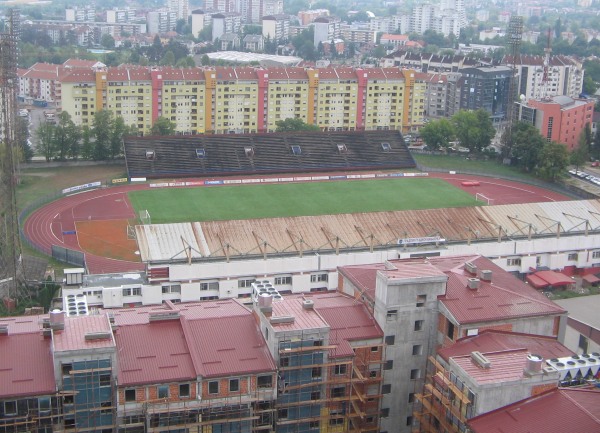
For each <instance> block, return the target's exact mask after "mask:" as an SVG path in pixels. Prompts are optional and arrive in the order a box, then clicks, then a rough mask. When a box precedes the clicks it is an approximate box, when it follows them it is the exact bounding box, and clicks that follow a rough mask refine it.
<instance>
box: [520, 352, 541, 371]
mask: <svg viewBox="0 0 600 433" xmlns="http://www.w3.org/2000/svg"><path fill="white" fill-rule="evenodd" d="M543 362H544V358H542V357H541V356H540V355H534V354H533V353H530V354H529V355H527V363H526V364H525V370H524V371H523V373H524V374H525V375H527V376H531V375H534V374H539V373H541V372H542V364H543Z"/></svg>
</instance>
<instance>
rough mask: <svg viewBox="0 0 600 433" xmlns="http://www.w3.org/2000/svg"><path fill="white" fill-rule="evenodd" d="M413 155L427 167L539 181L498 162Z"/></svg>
mask: <svg viewBox="0 0 600 433" xmlns="http://www.w3.org/2000/svg"><path fill="white" fill-rule="evenodd" d="M412 155H413V157H414V158H415V161H417V162H418V163H419V164H421V165H423V166H425V167H431V168H439V169H444V170H458V171H462V170H467V171H475V172H479V173H481V174H485V175H487V176H498V177H509V178H515V179H522V180H536V179H537V178H536V177H535V176H533V175H531V174H528V173H524V172H523V171H521V170H519V169H518V168H516V167H511V166H507V165H504V164H501V163H500V162H498V161H482V160H476V159H466V158H465V157H464V156H462V155H429V154H421V153H413V154H412ZM537 180H539V179H537Z"/></svg>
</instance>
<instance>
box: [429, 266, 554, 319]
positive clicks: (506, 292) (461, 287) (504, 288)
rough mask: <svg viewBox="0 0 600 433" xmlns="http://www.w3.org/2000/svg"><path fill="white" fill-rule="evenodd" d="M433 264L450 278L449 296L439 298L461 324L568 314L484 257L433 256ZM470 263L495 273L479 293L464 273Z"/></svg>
mask: <svg viewBox="0 0 600 433" xmlns="http://www.w3.org/2000/svg"><path fill="white" fill-rule="evenodd" d="M430 261H431V263H432V264H433V265H434V266H436V267H437V268H438V269H440V270H441V271H443V272H445V273H446V275H448V284H447V286H446V294H445V295H443V296H440V298H439V299H440V302H441V303H442V304H444V306H445V307H446V308H447V309H448V310H449V312H450V314H452V316H453V317H454V318H455V319H456V320H457V321H458V323H461V324H465V323H478V322H487V321H495V320H508V319H511V318H519V317H532V316H546V315H558V314H566V310H565V309H563V308H561V307H559V306H558V305H556V304H555V303H554V302H552V301H551V300H549V299H548V298H546V297H545V296H544V295H543V294H541V293H538V292H537V291H536V290H535V289H533V288H531V287H529V286H528V285H527V284H525V283H523V282H522V281H521V280H519V279H518V278H516V277H515V276H513V275H512V274H510V273H508V272H506V271H504V270H503V269H502V268H500V267H499V266H497V265H496V264H494V263H493V262H492V261H491V260H488V259H486V258H485V257H482V256H471V257H469V256H454V257H432V258H430ZM467 261H470V262H472V263H474V264H475V265H476V266H477V269H479V270H490V271H492V280H491V281H483V280H481V281H480V282H479V287H478V288H477V289H476V290H473V289H470V288H469V287H468V279H469V278H473V277H474V275H471V274H470V273H469V272H467V271H466V270H465V266H464V264H465V262H467Z"/></svg>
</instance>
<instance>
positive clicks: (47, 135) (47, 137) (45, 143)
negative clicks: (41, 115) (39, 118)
mask: <svg viewBox="0 0 600 433" xmlns="http://www.w3.org/2000/svg"><path fill="white" fill-rule="evenodd" d="M55 128H56V127H55V126H54V125H52V124H51V123H48V122H42V123H41V124H40V126H39V127H38V129H37V130H36V132H35V133H36V137H37V139H38V145H37V149H38V152H41V154H42V155H43V156H44V157H45V158H46V162H49V161H51V160H52V158H54V130H55Z"/></svg>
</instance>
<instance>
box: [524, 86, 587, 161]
mask: <svg viewBox="0 0 600 433" xmlns="http://www.w3.org/2000/svg"><path fill="white" fill-rule="evenodd" d="M515 104H516V110H515V115H516V116H517V118H518V119H519V120H521V121H524V122H528V123H531V124H532V125H534V126H535V127H536V128H537V129H538V130H539V131H540V134H542V136H543V137H544V138H546V140H548V141H556V142H557V143H562V144H564V145H565V146H567V149H568V150H569V151H572V150H573V149H576V148H577V146H578V145H579V137H580V135H581V133H582V132H583V131H584V129H585V128H586V126H587V125H590V127H591V124H592V119H593V116H594V101H593V100H590V99H573V98H570V97H568V96H554V97H551V98H543V99H530V100H529V101H527V102H520V103H515Z"/></svg>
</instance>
